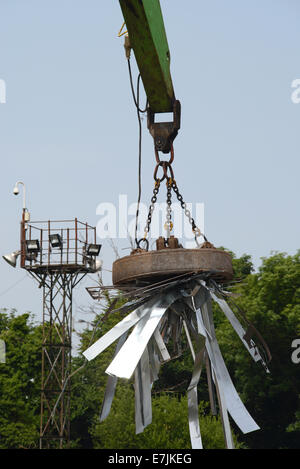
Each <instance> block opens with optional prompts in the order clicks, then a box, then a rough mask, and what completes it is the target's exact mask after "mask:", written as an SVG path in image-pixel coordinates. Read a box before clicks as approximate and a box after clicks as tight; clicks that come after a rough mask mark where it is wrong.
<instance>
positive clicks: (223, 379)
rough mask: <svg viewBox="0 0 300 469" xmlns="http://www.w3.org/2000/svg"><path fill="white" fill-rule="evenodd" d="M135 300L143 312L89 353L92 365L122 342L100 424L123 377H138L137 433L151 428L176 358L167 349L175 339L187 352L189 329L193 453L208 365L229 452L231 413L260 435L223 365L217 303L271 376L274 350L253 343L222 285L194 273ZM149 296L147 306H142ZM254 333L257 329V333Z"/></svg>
mask: <svg viewBox="0 0 300 469" xmlns="http://www.w3.org/2000/svg"><path fill="white" fill-rule="evenodd" d="M130 296H131V299H130V306H131V308H134V304H136V305H137V308H136V309H134V311H132V312H131V313H130V314H128V315H127V316H126V317H125V318H124V319H123V320H122V321H120V322H119V323H118V324H117V325H115V326H114V327H113V328H112V329H111V330H110V331H108V332H107V333H106V334H105V335H104V336H102V337H101V338H100V339H99V340H97V341H96V342H95V343H94V344H93V345H91V346H90V347H89V348H88V349H87V350H86V351H85V352H84V353H83V355H84V356H85V357H86V358H87V359H88V360H92V359H93V358H95V357H96V356H97V355H99V354H100V353H101V352H103V351H104V350H105V349H106V348H107V347H108V346H110V345H111V344H112V343H113V342H115V341H116V340H118V343H117V348H116V351H115V355H114V358H113V360H112V362H111V363H110V365H109V366H108V368H107V369H106V373H108V374H109V378H108V383H107V388H106V392H105V396H104V401H103V404H102V410H101V414H100V420H101V421H103V420H104V419H105V418H106V417H107V416H108V414H109V411H110V408H111V404H112V401H113V397H114V393H115V389H116V385H117V380H118V378H127V379H129V378H131V377H133V378H134V383H135V384H134V389H135V421H136V433H140V432H142V431H143V430H144V428H146V427H147V425H149V424H150V423H151V421H152V407H151V388H152V385H153V382H154V381H155V380H157V379H158V377H159V370H160V367H161V365H162V364H163V363H164V362H165V361H168V360H170V359H172V357H171V354H170V352H169V351H168V348H167V347H168V340H169V338H170V337H172V339H173V341H175V349H176V351H177V356H178V354H180V353H181V344H180V342H181V335H182V331H183V330H184V331H185V335H186V336H187V342H188V344H189V347H190V350H191V354H192V357H193V361H194V367H193V370H192V378H191V382H190V384H189V386H188V389H187V397H188V422H189V430H190V438H191V446H192V448H193V449H200V448H202V439H201V429H200V422H199V415H198V414H199V412H198V397H197V387H198V384H199V380H200V375H201V370H202V368H203V366H206V369H207V377H208V379H209V380H210V382H209V383H208V388H209V389H210V401H211V406H212V408H214V409H216V403H215V402H213V400H214V398H213V394H214V393H213V388H215V391H216V393H215V394H216V396H217V399H218V403H219V409H220V415H221V419H222V423H223V430H224V436H225V442H226V447H227V448H234V444H233V439H232V435H231V430H230V425H229V418H228V415H229V414H230V415H231V417H232V419H233V420H234V421H235V423H236V424H237V425H238V427H239V428H240V429H241V431H242V432H243V433H249V432H252V431H255V430H258V429H259V427H258V425H257V424H256V422H255V421H254V420H253V418H252V417H251V415H250V414H249V412H248V411H247V409H246V408H245V406H244V404H243V402H242V401H241V399H240V397H239V395H238V393H237V391H236V389H235V387H234V385H233V383H232V380H231V378H230V376H229V373H228V370H227V368H226V365H225V362H224V360H223V357H222V354H221V351H220V347H219V345H218V342H217V338H216V333H215V328H214V321H213V313H212V302H215V303H216V304H218V305H219V307H220V308H221V310H222V311H223V312H224V314H225V316H226V317H227V318H228V320H229V321H230V323H231V325H232V327H233V328H234V330H235V331H236V333H237V335H238V336H239V338H240V339H241V342H242V344H243V345H244V346H245V347H246V349H247V350H248V352H249V354H250V355H251V357H252V358H253V360H254V361H256V362H258V361H260V362H261V363H262V365H263V366H264V368H265V370H266V371H267V372H269V370H268V368H267V361H268V359H267V358H266V356H268V350H267V351H266V353H265V354H264V347H263V346H261V344H260V347H259V348H258V347H257V346H256V344H255V343H254V341H253V337H250V338H249V330H248V329H247V330H245V328H244V325H242V324H241V322H240V320H239V319H238V318H237V316H236V315H235V314H234V312H233V311H232V309H231V308H230V307H229V305H228V303H227V302H226V300H225V298H227V297H226V294H225V292H223V291H222V290H221V288H220V287H219V285H218V284H216V283H215V281H214V280H212V279H211V278H209V277H208V276H205V273H202V274H193V275H188V276H182V277H179V278H175V279H173V280H169V281H166V282H165V283H164V282H162V283H159V284H157V285H156V286H155V285H154V286H153V285H152V286H151V285H150V286H148V287H145V288H141V289H138V290H136V291H135V292H133V293H131V295H130ZM143 296H144V298H146V300H147V301H145V302H143V303H142V304H141V298H143ZM126 307H128V305H126V304H125V305H124V307H123V308H125V309H124V311H127V310H126ZM131 329H132V330H131ZM130 330H131V332H130V333H129V331H130ZM253 330H254V328H253V327H252V328H251V331H253ZM258 338H259V336H258ZM263 345H265V344H263Z"/></svg>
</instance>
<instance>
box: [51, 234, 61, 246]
mask: <svg viewBox="0 0 300 469" xmlns="http://www.w3.org/2000/svg"><path fill="white" fill-rule="evenodd" d="M49 241H50V244H51V247H53V248H60V249H62V245H63V243H62V238H61V236H60V235H59V234H58V233H56V234H51V235H49Z"/></svg>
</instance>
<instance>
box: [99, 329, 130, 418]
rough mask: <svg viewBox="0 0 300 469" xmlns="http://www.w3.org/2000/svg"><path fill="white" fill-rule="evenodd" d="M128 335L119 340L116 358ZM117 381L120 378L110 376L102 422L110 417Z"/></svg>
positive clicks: (101, 414)
mask: <svg viewBox="0 0 300 469" xmlns="http://www.w3.org/2000/svg"><path fill="white" fill-rule="evenodd" d="M127 335H128V333H127V332H125V333H124V334H123V335H122V336H121V337H120V339H119V340H118V344H117V347H116V351H115V354H114V356H116V355H117V353H118V352H119V350H120V349H121V347H122V346H123V344H124V343H125V340H126V339H127ZM117 381H118V378H117V377H116V376H109V377H108V379H107V384H106V388H105V394H104V399H103V403H102V407H101V411H100V422H103V421H104V420H105V419H106V418H107V417H108V415H109V413H110V409H111V405H112V401H113V399H114V396H115V391H116V386H117Z"/></svg>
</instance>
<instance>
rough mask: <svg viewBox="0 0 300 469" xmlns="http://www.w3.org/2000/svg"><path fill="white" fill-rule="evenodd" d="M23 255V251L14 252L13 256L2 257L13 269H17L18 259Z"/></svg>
mask: <svg viewBox="0 0 300 469" xmlns="http://www.w3.org/2000/svg"><path fill="white" fill-rule="evenodd" d="M20 254H21V251H14V252H12V253H11V254H7V255H5V256H2V258H3V259H4V260H5V261H6V262H8V264H9V265H11V266H12V267H16V265H17V259H18V257H19V255H20Z"/></svg>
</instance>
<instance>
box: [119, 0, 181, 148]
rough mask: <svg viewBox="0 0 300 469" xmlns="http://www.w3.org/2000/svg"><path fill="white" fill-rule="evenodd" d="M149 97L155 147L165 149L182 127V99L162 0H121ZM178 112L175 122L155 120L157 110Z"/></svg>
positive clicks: (150, 124) (149, 115)
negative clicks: (173, 70)
mask: <svg viewBox="0 0 300 469" xmlns="http://www.w3.org/2000/svg"><path fill="white" fill-rule="evenodd" d="M119 1H120V6H121V9H122V12H123V16H124V20H125V23H126V27H127V30H128V34H129V41H130V46H131V47H132V49H133V51H134V55H135V58H136V62H137V65H138V68H139V71H140V74H141V78H142V81H143V85H144V88H145V92H146V95H147V98H148V103H149V109H148V127H149V130H150V133H151V135H152V136H153V138H154V141H155V148H156V149H157V150H161V151H163V152H164V153H168V152H169V151H170V147H171V144H172V142H173V140H174V138H175V137H176V135H177V132H178V129H179V127H180V103H179V101H176V99H175V93H174V89H173V83H172V78H171V73H170V52H169V46H168V41H167V36H166V32H165V27H164V21H163V17H162V12H161V7H160V2H159V0H119ZM169 112H173V113H174V120H173V122H165V123H155V122H154V115H155V114H156V113H169Z"/></svg>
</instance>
